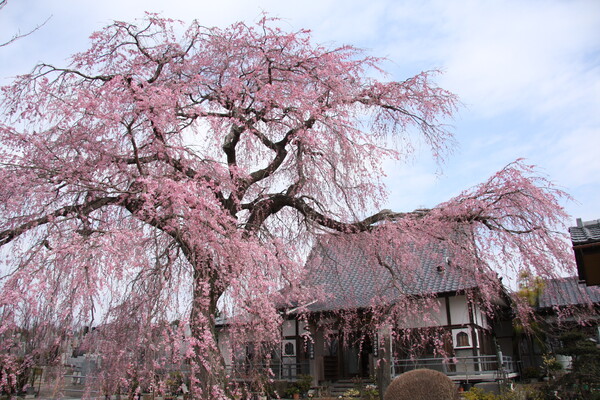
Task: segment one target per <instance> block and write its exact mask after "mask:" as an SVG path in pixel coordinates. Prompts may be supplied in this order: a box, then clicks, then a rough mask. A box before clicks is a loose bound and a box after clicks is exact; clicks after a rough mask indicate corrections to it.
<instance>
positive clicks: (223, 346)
mask: <svg viewBox="0 0 600 400" xmlns="http://www.w3.org/2000/svg"><path fill="white" fill-rule="evenodd" d="M218 341H219V350H220V351H221V355H222V356H223V360H225V364H226V365H231V364H232V361H233V360H232V358H231V347H230V346H229V333H227V332H225V331H220V332H219V333H218Z"/></svg>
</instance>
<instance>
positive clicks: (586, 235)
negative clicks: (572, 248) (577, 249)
mask: <svg viewBox="0 0 600 400" xmlns="http://www.w3.org/2000/svg"><path fill="white" fill-rule="evenodd" d="M569 233H570V234H571V241H572V242H573V244H574V245H578V244H586V243H594V242H600V219H597V220H593V221H586V222H581V220H578V221H577V226H572V227H570V228H569Z"/></svg>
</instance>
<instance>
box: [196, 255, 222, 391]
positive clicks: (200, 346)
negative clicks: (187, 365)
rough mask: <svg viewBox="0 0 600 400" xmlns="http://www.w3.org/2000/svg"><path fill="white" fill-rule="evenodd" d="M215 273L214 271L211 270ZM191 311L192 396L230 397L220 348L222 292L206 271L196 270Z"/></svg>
mask: <svg viewBox="0 0 600 400" xmlns="http://www.w3.org/2000/svg"><path fill="white" fill-rule="evenodd" d="M208 270H213V271H214V269H213V268H210V267H209V268H208ZM194 275H195V277H194V279H195V282H194V292H193V304H192V312H191V315H190V330H191V338H190V345H191V346H192V356H191V360H190V361H191V377H190V378H191V388H190V391H191V394H192V398H194V399H205V400H209V399H210V400H212V399H215V400H217V399H228V398H231V390H230V388H229V383H228V378H227V371H226V367H225V361H224V360H223V356H222V354H221V351H220V350H219V346H218V332H217V328H216V315H217V301H218V299H219V296H220V294H221V291H219V290H217V289H216V288H215V284H214V279H213V278H211V277H210V276H209V275H210V274H207V270H206V269H203V270H199V269H196V272H195V274H194Z"/></svg>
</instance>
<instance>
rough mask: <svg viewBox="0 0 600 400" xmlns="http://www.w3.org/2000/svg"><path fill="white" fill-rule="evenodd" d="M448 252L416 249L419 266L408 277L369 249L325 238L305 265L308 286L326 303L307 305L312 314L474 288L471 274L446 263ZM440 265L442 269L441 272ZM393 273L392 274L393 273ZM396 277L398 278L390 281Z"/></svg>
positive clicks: (345, 241) (392, 263) (389, 261)
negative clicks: (382, 262) (381, 261)
mask: <svg viewBox="0 0 600 400" xmlns="http://www.w3.org/2000/svg"><path fill="white" fill-rule="evenodd" d="M447 256H448V254H447V251H445V250H444V249H441V248H439V247H438V246H435V245H431V246H428V248H425V249H419V250H415V251H414V257H412V259H413V261H414V262H416V263H417V264H420V265H417V268H414V272H412V273H405V274H403V271H404V270H405V269H403V268H401V267H400V266H399V265H398V264H397V262H396V261H395V260H393V259H390V257H386V258H385V259H384V264H386V266H385V267H384V266H382V265H381V263H379V262H378V260H377V257H376V256H375V254H374V252H373V250H372V249H370V248H366V246H363V245H361V243H360V242H359V241H349V240H340V238H339V237H335V236H323V237H321V238H320V240H319V241H318V242H317V243H316V244H315V246H314V247H313V249H312V251H311V253H310V255H309V257H308V260H307V262H306V266H307V275H306V278H305V280H304V285H305V286H306V287H319V288H321V289H322V290H323V291H324V293H325V294H326V295H327V296H328V298H327V300H326V301H322V302H318V303H316V304H313V305H311V306H310V307H309V309H310V310H311V311H333V310H341V309H356V308H364V307H370V306H373V305H374V303H378V304H379V303H381V302H383V303H384V304H390V303H393V302H394V301H395V299H398V298H399V296H400V295H401V293H402V294H405V295H412V296H424V295H435V294H441V293H452V292H458V291H463V290H466V289H470V288H474V287H476V283H475V280H474V279H473V277H472V275H469V274H467V273H465V271H464V270H461V269H460V268H458V267H457V266H454V265H452V263H451V262H450V263H448V262H447V260H449V258H448V257H447ZM440 267H441V268H440ZM390 271H392V272H390ZM392 273H394V275H396V276H395V279H394V278H392Z"/></svg>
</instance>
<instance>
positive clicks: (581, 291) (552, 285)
mask: <svg viewBox="0 0 600 400" xmlns="http://www.w3.org/2000/svg"><path fill="white" fill-rule="evenodd" d="M591 304H600V287H598V286H586V285H585V283H581V282H580V281H579V278H577V277H576V276H572V277H568V278H558V279H551V280H549V281H547V282H546V284H545V286H544V290H543V291H542V294H541V295H540V301H539V307H540V308H552V307H566V306H576V305H591Z"/></svg>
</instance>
